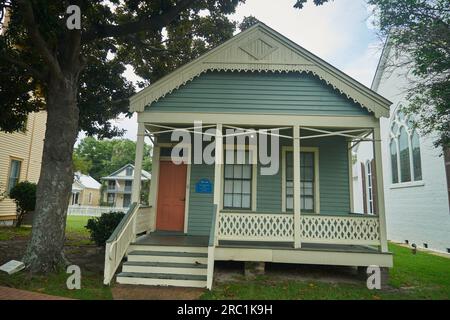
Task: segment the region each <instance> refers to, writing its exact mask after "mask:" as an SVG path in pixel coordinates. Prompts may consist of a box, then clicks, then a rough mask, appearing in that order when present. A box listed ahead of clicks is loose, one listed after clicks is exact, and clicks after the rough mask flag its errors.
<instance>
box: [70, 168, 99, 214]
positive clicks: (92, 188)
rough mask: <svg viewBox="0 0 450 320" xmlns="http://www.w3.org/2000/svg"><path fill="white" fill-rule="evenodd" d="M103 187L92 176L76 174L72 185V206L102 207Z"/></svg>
mask: <svg viewBox="0 0 450 320" xmlns="http://www.w3.org/2000/svg"><path fill="white" fill-rule="evenodd" d="M101 187H102V185H101V184H100V182H98V181H97V180H95V179H94V178H92V177H91V176H89V175H85V174H82V173H80V172H76V173H75V175H74V179H73V184H72V196H71V198H70V205H72V206H76V205H79V206H93V207H97V206H98V205H100V189H101Z"/></svg>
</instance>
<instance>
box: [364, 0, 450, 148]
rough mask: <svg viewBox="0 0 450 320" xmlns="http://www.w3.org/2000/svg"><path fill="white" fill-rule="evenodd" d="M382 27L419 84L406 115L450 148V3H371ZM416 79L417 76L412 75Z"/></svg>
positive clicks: (413, 86)
mask: <svg viewBox="0 0 450 320" xmlns="http://www.w3.org/2000/svg"><path fill="white" fill-rule="evenodd" d="M369 4H372V5H375V7H376V11H375V12H376V15H377V21H378V27H379V28H380V30H381V33H382V34H383V35H384V36H389V42H390V44H391V45H392V47H393V49H394V52H395V54H396V55H397V57H401V59H400V58H399V59H397V61H393V62H391V63H390V64H392V65H391V66H392V67H394V68H395V67H403V68H405V69H407V70H408V72H411V73H412V75H413V76H414V78H415V80H414V81H413V82H412V84H411V86H410V87H409V88H407V89H408V99H409V102H410V103H409V105H408V106H407V107H406V108H405V111H406V112H407V113H409V114H411V115H414V116H415V120H416V121H415V124H416V125H417V126H418V127H419V128H420V129H421V131H422V132H423V133H425V134H433V135H434V134H436V135H437V139H436V140H435V145H436V146H442V147H449V146H450V3H449V1H448V0H433V1H428V0H370V1H369ZM408 78H410V79H411V77H408Z"/></svg>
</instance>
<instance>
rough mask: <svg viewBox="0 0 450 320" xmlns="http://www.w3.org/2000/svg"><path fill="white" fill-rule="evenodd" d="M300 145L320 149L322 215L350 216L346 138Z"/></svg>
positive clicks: (309, 140)
mask: <svg viewBox="0 0 450 320" xmlns="http://www.w3.org/2000/svg"><path fill="white" fill-rule="evenodd" d="M300 144H301V145H302V146H311V147H318V148H319V185H320V213H321V214H348V213H349V212H350V187H349V181H348V179H349V173H348V152H347V141H346V138H344V137H339V136H335V137H326V138H320V139H308V140H302V141H301V142H300Z"/></svg>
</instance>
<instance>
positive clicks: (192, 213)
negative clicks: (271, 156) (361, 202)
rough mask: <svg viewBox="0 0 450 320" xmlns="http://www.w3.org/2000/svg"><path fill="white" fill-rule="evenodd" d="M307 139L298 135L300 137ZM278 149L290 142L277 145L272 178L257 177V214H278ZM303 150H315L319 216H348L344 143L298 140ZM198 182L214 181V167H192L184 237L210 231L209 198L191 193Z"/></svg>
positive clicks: (342, 140)
mask: <svg viewBox="0 0 450 320" xmlns="http://www.w3.org/2000/svg"><path fill="white" fill-rule="evenodd" d="M305 135H307V134H306V132H303V131H302V136H305ZM282 146H292V140H287V139H282V140H281V141H280V167H279V170H278V173H277V174H275V175H270V176H268V175H261V171H260V169H261V166H260V165H258V173H257V182H256V186H257V195H256V200H257V208H256V210H257V212H272V213H278V212H281V211H282V205H281V202H282V174H281V172H282V171H281V170H282V169H281V168H282V167H281V165H282V164H281V156H282V151H281V147H282ZM301 146H303V147H318V148H319V184H320V213H321V214H324V215H326V214H342V215H345V214H348V213H349V212H350V188H349V181H348V179H349V174H348V153H347V141H346V139H345V138H344V137H326V138H320V139H311V140H309V139H308V140H302V142H301ZM202 178H208V179H210V180H211V181H214V166H213V165H211V166H209V165H192V166H191V182H190V200H189V219H188V220H189V221H188V233H189V234H192V235H208V234H209V233H208V232H209V228H210V227H211V214H212V210H213V194H212V193H211V194H201V193H196V192H195V183H196V182H197V181H198V180H199V179H202Z"/></svg>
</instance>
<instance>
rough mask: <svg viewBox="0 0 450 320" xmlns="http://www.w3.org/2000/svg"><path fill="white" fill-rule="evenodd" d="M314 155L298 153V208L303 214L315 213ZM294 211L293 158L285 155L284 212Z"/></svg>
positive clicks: (288, 154)
mask: <svg viewBox="0 0 450 320" xmlns="http://www.w3.org/2000/svg"><path fill="white" fill-rule="evenodd" d="M314 163H315V160H314V153H313V152H301V153H300V208H301V210H302V211H304V212H314V211H315V209H316V208H315V206H314V203H315V194H314V190H315V174H316V173H315V169H314ZM293 209H294V156H293V153H292V151H289V152H287V153H286V210H293Z"/></svg>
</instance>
